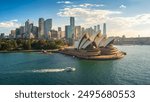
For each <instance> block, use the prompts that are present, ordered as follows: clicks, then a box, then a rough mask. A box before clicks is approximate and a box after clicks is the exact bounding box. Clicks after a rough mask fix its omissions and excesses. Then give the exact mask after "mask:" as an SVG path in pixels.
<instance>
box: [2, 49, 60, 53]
mask: <svg viewBox="0 0 150 102" xmlns="http://www.w3.org/2000/svg"><path fill="white" fill-rule="evenodd" d="M46 51H47V52H53V53H56V52H58V51H59V49H54V50H46ZM19 52H23V53H28V52H42V50H14V51H0V53H19Z"/></svg>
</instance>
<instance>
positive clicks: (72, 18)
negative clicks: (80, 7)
mask: <svg viewBox="0 0 150 102" xmlns="http://www.w3.org/2000/svg"><path fill="white" fill-rule="evenodd" d="M70 26H72V27H75V18H74V17H70Z"/></svg>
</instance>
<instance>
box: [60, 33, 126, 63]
mask: <svg viewBox="0 0 150 102" xmlns="http://www.w3.org/2000/svg"><path fill="white" fill-rule="evenodd" d="M114 40H115V39H114V38H107V37H106V35H102V34H101V33H100V32H99V33H98V34H92V35H89V34H86V33H85V34H83V35H82V37H81V38H80V39H79V40H78V41H76V42H75V47H74V48H66V49H64V50H62V51H61V53H64V54H67V55H71V56H74V57H78V58H83V59H95V60H98V59H99V60H106V59H120V58H122V57H124V55H125V53H124V52H122V51H119V50H118V49H117V48H115V47H114V46H113V42H114Z"/></svg>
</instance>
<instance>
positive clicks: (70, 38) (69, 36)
mask: <svg viewBox="0 0 150 102" xmlns="http://www.w3.org/2000/svg"><path fill="white" fill-rule="evenodd" d="M65 33H66V40H67V42H68V44H69V45H71V46H72V45H73V43H74V38H75V18H74V17H70V25H68V26H65Z"/></svg>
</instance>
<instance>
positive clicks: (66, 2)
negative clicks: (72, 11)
mask: <svg viewBox="0 0 150 102" xmlns="http://www.w3.org/2000/svg"><path fill="white" fill-rule="evenodd" d="M57 3H58V4H72V3H73V2H71V1H58V2H57Z"/></svg>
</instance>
